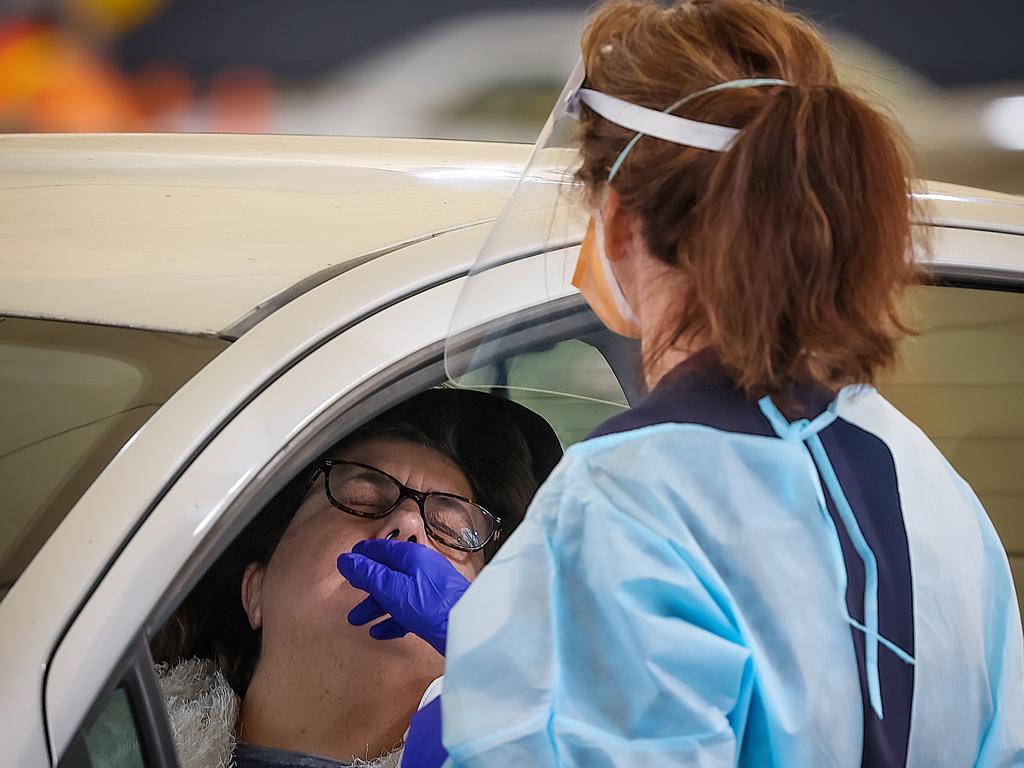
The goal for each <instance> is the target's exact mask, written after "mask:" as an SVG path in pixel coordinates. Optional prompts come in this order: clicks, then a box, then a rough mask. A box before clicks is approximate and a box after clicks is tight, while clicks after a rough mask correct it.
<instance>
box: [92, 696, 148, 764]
mask: <svg viewBox="0 0 1024 768" xmlns="http://www.w3.org/2000/svg"><path fill="white" fill-rule="evenodd" d="M85 747H86V751H87V752H88V754H89V761H90V763H91V764H92V766H93V768H145V766H146V763H145V762H144V761H143V759H142V740H141V738H140V736H139V731H138V729H137V728H136V726H135V717H134V716H133V715H132V708H131V702H130V701H129V699H128V691H127V690H125V689H124V687H119V688H116V689H114V692H113V693H112V694H111V696H110V698H109V699H108V700H107V702H106V704H105V705H104V706H103V709H102V710H101V711H100V714H99V717H97V718H96V722H95V723H93V724H92V725H91V726H90V727H89V728H87V729H86V730H85Z"/></svg>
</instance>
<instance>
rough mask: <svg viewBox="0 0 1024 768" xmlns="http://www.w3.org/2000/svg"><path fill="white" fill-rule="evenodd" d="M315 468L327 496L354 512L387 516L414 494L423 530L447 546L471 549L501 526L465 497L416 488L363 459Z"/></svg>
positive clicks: (336, 504) (498, 519) (473, 549)
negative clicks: (321, 473)
mask: <svg viewBox="0 0 1024 768" xmlns="http://www.w3.org/2000/svg"><path fill="white" fill-rule="evenodd" d="M318 469H319V470H320V471H321V472H323V475H324V491H325V492H326V494H327V499H328V500H329V501H330V502H331V504H332V505H333V506H335V507H337V508H338V509H340V510H341V511H342V512H347V513H348V514H350V515H355V516H356V517H367V518H381V517H387V516H388V515H389V514H391V512H393V511H394V510H395V508H397V507H398V505H399V504H401V503H402V502H403V501H404V500H405V499H414V500H415V501H416V503H417V504H418V505H419V508H420V516H421V517H422V518H423V527H424V528H425V529H426V531H427V535H428V536H430V537H431V538H432V539H434V540H435V541H438V542H440V543H442V544H444V545H445V546H448V547H452V548H453V549H458V550H461V551H463V552H477V551H478V550H481V549H483V548H484V546H486V544H487V542H489V541H490V540H491V539H492V538H493V537H494V536H495V534H496V533H497V532H498V531H499V530H500V529H501V518H499V517H495V516H494V515H492V514H491V513H490V512H488V511H487V510H486V509H484V508H483V507H481V506H480V505H479V504H476V503H474V502H472V501H470V500H469V499H467V498H464V497H462V496H458V495H456V494H454V493H442V492H440V491H417V490H416V489H414V488H410V487H409V486H407V485H403V484H402V483H400V482H399V481H398V480H397V479H395V478H394V477H392V476H391V475H389V474H388V473H387V472H384V471H383V470H380V469H377V468H376V467H371V466H370V465H368V464H360V463H359V462H357V461H335V460H332V459H328V460H325V461H324V462H323V463H321V465H320V466H319V467H318Z"/></svg>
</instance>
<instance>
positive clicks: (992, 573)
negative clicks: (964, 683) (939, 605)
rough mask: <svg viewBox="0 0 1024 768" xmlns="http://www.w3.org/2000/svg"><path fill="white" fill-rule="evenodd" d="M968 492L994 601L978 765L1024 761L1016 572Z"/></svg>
mask: <svg viewBox="0 0 1024 768" xmlns="http://www.w3.org/2000/svg"><path fill="white" fill-rule="evenodd" d="M960 482H961V484H962V487H963V489H964V492H965V495H968V496H969V497H970V498H972V499H973V500H974V504H975V507H976V509H977V511H978V523H979V525H980V527H981V531H982V536H983V540H984V546H985V561H986V563H987V564H988V579H989V589H988V597H989V604H988V605H987V606H986V610H985V620H986V627H985V641H986V642H985V645H986V649H985V650H986V655H987V658H986V659H985V663H986V665H987V668H988V676H989V681H990V687H991V696H992V699H991V705H992V718H991V721H990V723H989V726H988V729H987V730H986V731H985V733H984V735H983V736H982V739H981V743H980V745H979V747H978V760H977V763H976V764H975V765H977V766H978V767H979V768H1004V766H1005V767H1006V768H1009V766H1019V765H1024V632H1022V630H1021V617H1020V608H1019V606H1018V604H1017V595H1016V592H1015V591H1014V588H1013V575H1012V574H1011V572H1010V564H1009V562H1008V561H1007V559H1006V550H1005V549H1004V548H1003V545H1002V543H1001V542H1000V540H999V535H998V534H997V533H996V530H995V527H994V526H993V525H992V521H991V520H990V519H989V516H988V514H987V513H986V512H985V510H984V508H983V507H982V505H981V502H980V501H979V500H978V498H977V496H975V494H974V491H973V490H971V488H970V487H969V486H968V485H967V483H966V482H963V481H962V480H961V481H960Z"/></svg>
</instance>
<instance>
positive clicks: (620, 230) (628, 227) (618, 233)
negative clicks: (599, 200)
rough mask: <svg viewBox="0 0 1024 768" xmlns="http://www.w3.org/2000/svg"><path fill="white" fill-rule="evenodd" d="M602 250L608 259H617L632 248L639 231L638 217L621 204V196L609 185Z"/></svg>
mask: <svg viewBox="0 0 1024 768" xmlns="http://www.w3.org/2000/svg"><path fill="white" fill-rule="evenodd" d="M602 214H603V218H604V250H605V254H606V255H607V256H608V260H609V261H619V260H620V259H624V258H626V257H627V256H629V255H630V254H631V253H632V252H633V250H634V245H635V243H634V240H635V238H636V234H637V233H638V232H639V223H640V220H639V217H638V216H637V215H636V214H635V213H633V212H632V211H630V210H629V209H627V208H625V207H624V206H623V205H622V198H621V197H619V193H618V192H616V191H615V188H614V187H612V186H610V185H609V187H608V191H607V192H606V193H605V200H604V210H603V211H602Z"/></svg>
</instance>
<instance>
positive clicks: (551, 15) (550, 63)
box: [0, 0, 1024, 193]
mask: <svg viewBox="0 0 1024 768" xmlns="http://www.w3.org/2000/svg"><path fill="white" fill-rule="evenodd" d="M590 5H591V3H590V2H581V1H580V0H547V1H546V2H541V1H540V0H428V1H426V2H424V1H423V0H420V1H419V2H417V1H416V0H374V2H368V3H364V2H353V1H352V0H0V132H36V131H218V132H219V131H225V132H260V133H305V134H335V135H371V136H427V137H439V138H440V137H443V138H464V139H496V140H507V141H523V142H532V141H533V139H534V138H535V137H536V135H537V132H538V130H539V129H540V125H541V123H542V122H543V120H544V117H545V116H546V115H547V113H548V111H549V110H550V108H551V105H552V104H553V102H554V99H555V97H556V95H557V93H558V91H559V89H560V87H561V85H562V83H563V82H564V80H565V78H566V77H567V75H568V73H569V71H570V69H571V68H572V65H573V62H574V61H575V58H576V51H577V48H576V46H577V41H578V38H579V32H580V29H581V27H582V24H583V19H584V14H585V12H586V10H587V8H588V7H589V6H590ZM789 5H790V7H795V8H799V9H801V10H803V11H805V12H806V13H807V14H808V15H809V16H810V17H811V18H812V19H813V20H815V21H816V22H817V23H819V24H820V25H821V26H822V27H823V28H824V29H825V30H826V33H827V34H828V37H829V39H830V41H831V43H832V45H833V46H834V48H835V51H836V56H837V59H838V61H839V62H840V63H841V66H842V69H843V75H844V77H845V78H846V80H847V81H848V82H850V83H853V84H856V85H857V86H859V87H861V88H863V89H864V90H865V91H866V92H867V93H869V94H870V96H871V98H873V99H874V100H876V101H877V102H878V103H880V104H882V105H883V106H884V107H886V108H887V109H888V110H890V111H891V112H892V113H893V114H894V115H895V116H896V117H897V118H898V119H899V120H900V121H901V122H902V123H903V125H904V126H905V127H906V130H907V132H908V133H909V134H910V136H911V139H912V141H913V143H914V148H915V153H916V161H917V169H918V173H919V175H921V176H925V177H929V178H934V179H942V180H946V181H954V182H958V183H961V184H969V185H974V186H982V187H989V188H993V189H998V190H1003V191H1007V192H1017V193H1024V55H1021V49H1022V43H1024V2H1021V1H1020V0H1012V1H1011V0H974V1H973V2H971V3H963V2H960V1H959V0H958V1H957V2H953V1H952V0H931V1H930V2H925V0H798V1H797V2H792V3H790V4H789Z"/></svg>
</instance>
